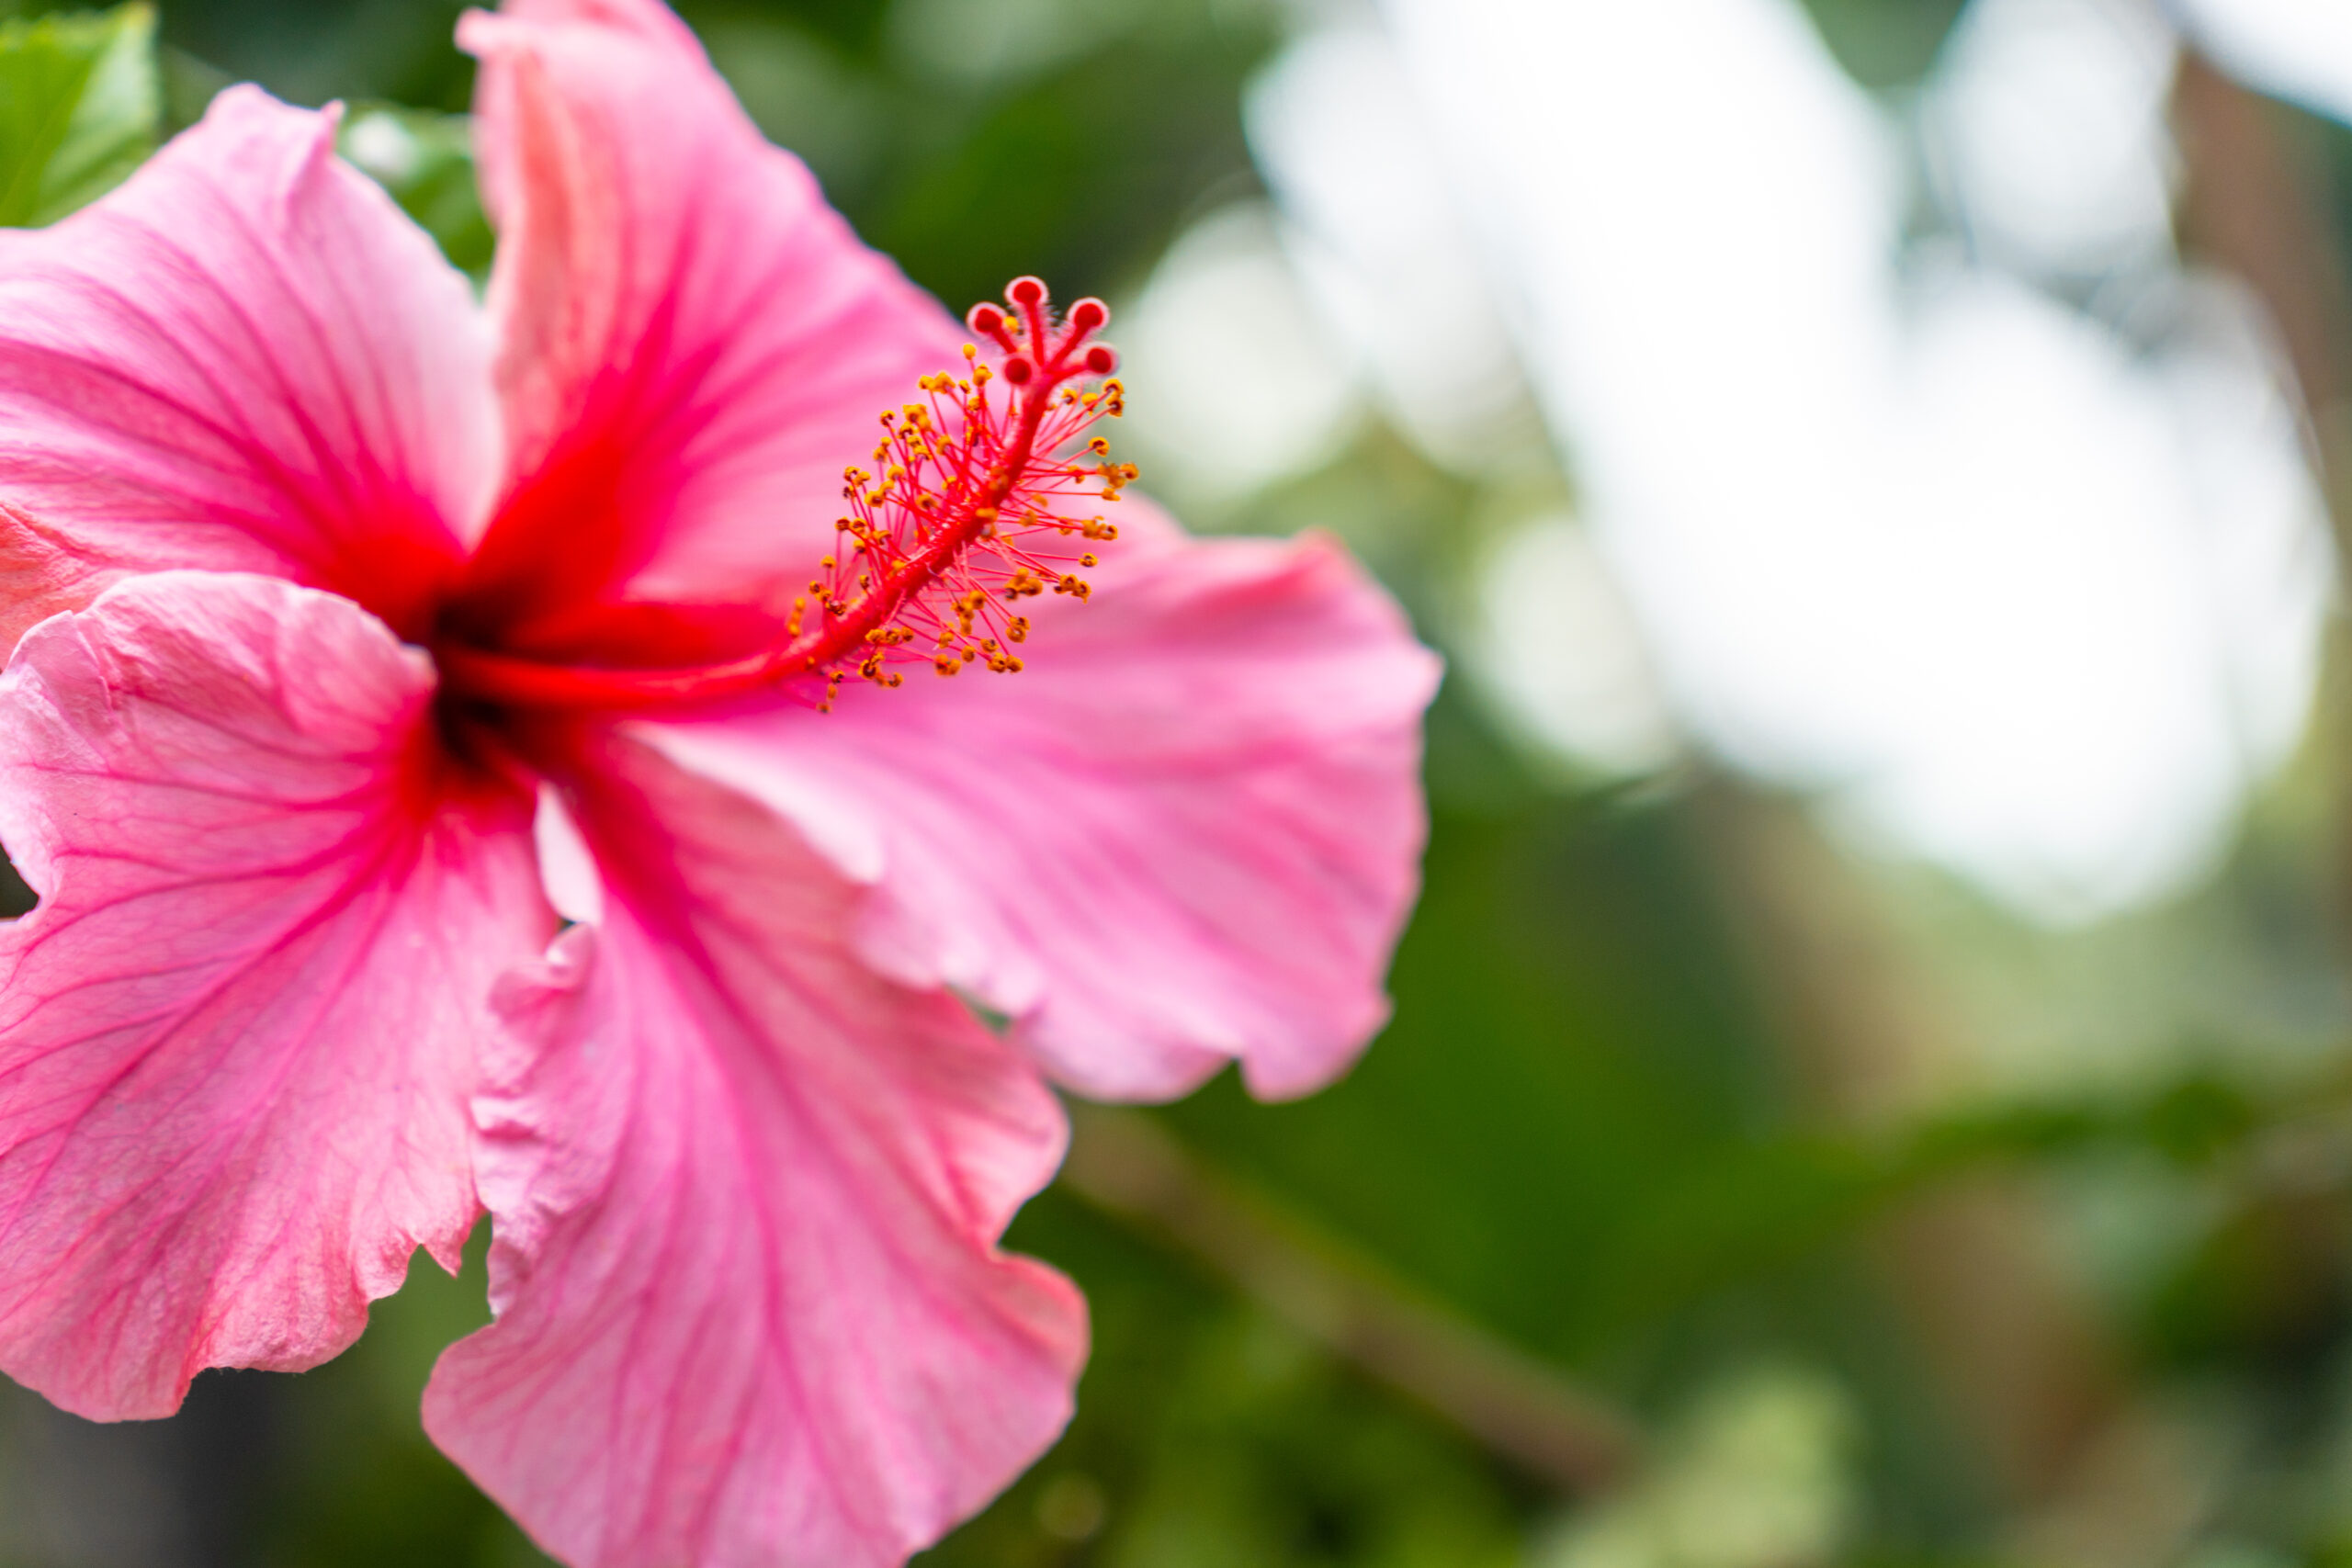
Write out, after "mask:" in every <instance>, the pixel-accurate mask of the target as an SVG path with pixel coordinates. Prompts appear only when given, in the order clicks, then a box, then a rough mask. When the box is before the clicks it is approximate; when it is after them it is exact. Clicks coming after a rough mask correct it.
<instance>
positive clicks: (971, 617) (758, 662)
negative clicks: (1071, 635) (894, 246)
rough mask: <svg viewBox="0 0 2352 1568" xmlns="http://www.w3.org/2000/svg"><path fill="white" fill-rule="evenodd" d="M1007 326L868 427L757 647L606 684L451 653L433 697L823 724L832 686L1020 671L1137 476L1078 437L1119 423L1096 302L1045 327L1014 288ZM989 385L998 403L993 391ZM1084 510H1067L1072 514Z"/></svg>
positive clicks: (1106, 447) (1043, 311) (1026, 280)
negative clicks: (806, 560)
mask: <svg viewBox="0 0 2352 1568" xmlns="http://www.w3.org/2000/svg"><path fill="white" fill-rule="evenodd" d="M1004 295H1005V299H1006V302H1007V303H1008V304H1009V305H1010V306H1011V307H1012V309H1011V310H1000V309H999V308H998V307H996V306H994V305H985V304H984V305H975V306H973V307H972V310H971V313H970V314H969V315H968V316H967V318H966V320H967V322H968V323H969V325H970V326H971V329H972V331H973V333H975V334H976V335H978V336H979V337H981V338H984V339H986V340H987V341H988V342H989V344H991V345H993V347H994V349H995V350H996V355H995V363H994V364H993V365H991V364H990V363H989V359H988V358H987V357H984V356H983V353H982V350H981V349H980V347H979V346H978V344H965V345H964V359H965V365H964V369H963V372H962V373H961V374H960V375H959V374H958V373H956V371H953V370H943V371H940V372H939V373H938V374H936V375H933V376H926V377H924V378H922V381H921V382H920V383H919V384H918V390H919V391H920V392H921V394H922V400H920V401H915V402H909V403H905V404H902V405H900V406H899V407H898V408H895V409H889V410H886V411H885V412H883V414H882V439H881V442H880V444H879V445H877V446H876V447H875V448H874V453H873V462H874V465H875V467H874V468H873V470H872V471H868V470H867V469H865V468H860V467H855V466H853V467H851V468H848V469H846V470H844V472H843V474H842V479H844V480H845V481H846V482H845V483H844V485H843V488H842V497H843V499H844V500H845V501H846V502H848V511H847V513H846V514H845V515H843V516H842V518H840V519H839V520H838V521H837V522H836V524H835V525H834V527H835V534H836V539H835V545H834V550H833V553H832V554H831V555H829V556H827V557H825V558H824V559H823V560H822V561H820V562H819V563H818V573H817V575H816V576H815V577H813V578H811V579H810V580H809V587H808V592H806V593H804V594H802V595H801V596H800V597H799V598H797V599H796V600H795V601H794V602H793V605H792V610H791V613H790V615H789V616H788V618H787V619H786V623H785V626H784V634H783V636H782V637H779V638H778V639H777V640H776V641H775V643H774V644H773V645H771V646H770V647H767V648H764V649H760V650H758V651H757V652H754V653H752V654H748V655H746V656H744V657H743V658H741V659H736V660H729V661H727V662H725V663H720V664H710V665H704V666H699V667H695V668H689V669H631V668H603V667H598V666H594V665H579V664H559V663H552V662H545V661H541V660H533V659H526V658H519V657H516V656H515V655H511V654H505V653H500V652H497V651H494V650H492V649H483V648H479V647H474V646H471V645H469V644H467V643H463V642H454V641H453V642H448V643H445V644H442V645H440V646H437V647H435V649H434V657H435V661H436V662H437V663H438V665H439V667H440V671H441V679H442V681H443V683H444V686H445V688H446V689H447V690H449V691H451V692H453V693H455V694H459V695H462V696H466V697H470V698H473V699H475V700H478V701H481V702H488V703H494V704H498V705H507V706H516V707H526V708H538V709H557V710H563V711H570V712H594V711H600V710H601V711H611V710H621V709H645V708H660V707H668V706H675V705H684V704H691V703H704V702H712V701H717V700H719V699H723V698H727V697H732V696H740V695H743V694H749V693H752V692H757V691H760V690H763V689H767V688H773V687H776V686H780V685H783V684H785V683H786V682H795V681H807V682H810V683H811V687H812V692H813V694H814V695H815V698H816V701H817V705H818V707H819V708H820V710H821V709H830V707H831V705H832V701H833V698H834V697H835V696H836V695H838V694H839V693H840V690H841V686H842V682H844V681H847V680H850V679H853V678H862V679H865V680H867V681H871V682H874V683H876V685H881V686H897V685H899V684H901V683H902V682H903V681H904V679H905V675H904V671H905V669H906V668H907V667H909V666H910V665H928V666H929V667H930V668H931V669H932V670H933V671H935V672H936V673H938V674H940V675H955V674H957V673H959V672H960V671H962V670H963V669H964V667H965V666H966V665H967V664H972V665H979V666H981V667H983V668H985V669H987V670H989V671H995V672H997V673H999V674H1009V673H1011V672H1012V671H1017V670H1019V669H1020V668H1021V658H1020V655H1019V654H1018V653H1017V652H1016V651H1015V649H1017V648H1018V647H1019V646H1020V645H1021V644H1022V643H1023V642H1024V641H1025V640H1026V639H1027V637H1028V636H1029V618H1028V616H1026V615H1023V614H1021V613H1020V612H1021V606H1022V602H1023V600H1026V599H1031V598H1035V597H1038V596H1040V595H1042V594H1046V593H1056V594H1063V595H1067V596H1069V597H1071V598H1075V599H1079V600H1081V601H1082V600H1084V599H1085V598H1086V597H1087V595H1088V593H1089V592H1090V589H1089V586H1088V583H1087V581H1086V579H1084V578H1083V577H1080V576H1079V575H1078V572H1079V570H1083V569H1086V568H1091V567H1092V566H1093V565H1094V564H1095V561H1096V550H1097V547H1099V546H1101V545H1103V544H1107V543H1108V542H1110V541H1111V540H1113V539H1114V538H1116V537H1117V536H1118V529H1117V528H1116V527H1115V526H1114V525H1112V524H1110V523H1108V522H1105V521H1104V520H1103V518H1102V517H1100V516H1087V515H1084V513H1086V512H1087V511H1088V510H1089V509H1090V507H1091V502H1094V501H1097V500H1100V501H1116V500H1118V499H1119V491H1120V490H1121V489H1122V488H1123V487H1124V486H1125V485H1126V484H1128V483H1129V482H1131V481H1132V480H1133V479H1135V477H1136V471H1135V469H1134V468H1132V467H1129V466H1127V465H1125V464H1121V463H1114V462H1113V461H1111V458H1110V451H1111V447H1110V443H1109V442H1107V441H1105V440H1104V439H1103V437H1102V436H1100V435H1095V436H1092V437H1091V438H1090V437H1088V435H1087V433H1088V431H1089V430H1090V429H1091V427H1092V426H1093V425H1094V423H1095V422H1096V421H1098V420H1100V419H1102V418H1103V417H1104V416H1106V415H1107V416H1109V417H1111V418H1114V419H1115V418H1117V417H1118V416H1119V415H1120V413H1122V412H1124V395H1125V394H1124V391H1123V389H1122V388H1121V387H1120V385H1119V383H1118V382H1117V381H1115V380H1105V381H1103V382H1102V384H1101V385H1100V386H1099V387H1096V388H1094V389H1091V390H1081V389H1080V388H1079V387H1078V386H1075V385H1073V384H1072V383H1075V382H1079V381H1081V380H1084V379H1087V378H1097V377H1107V376H1109V375H1110V373H1111V372H1112V371H1113V370H1114V369H1115V368H1116V367H1117V365H1118V357H1117V355H1115V354H1114V353H1113V352H1112V350H1111V348H1110V346H1109V345H1108V344H1103V343H1100V342H1097V341H1095V334H1096V333H1099V332H1101V331H1102V330H1103V327H1104V326H1105V325H1106V324H1108V323H1109V321H1110V319H1111V312H1110V310H1109V309H1108V308H1107V307H1106V306H1104V305H1103V301H1101V300H1100V299H1080V300H1079V301H1078V302H1077V303H1076V304H1074V305H1072V306H1071V307H1070V308H1069V311H1068V313H1067V314H1066V315H1064V316H1063V317H1062V318H1061V321H1060V322H1059V324H1058V326H1057V324H1056V321H1055V318H1054V314H1053V310H1052V304H1051V301H1050V299H1048V298H1047V295H1046V286H1045V285H1044V284H1043V283H1041V282H1039V281H1038V280H1037V279H1036V278H1034V277H1021V278H1015V279H1014V280H1013V281H1012V284H1011V285H1010V286H1008V287H1007V288H1006V289H1005V291H1004ZM999 382H1001V383H1003V389H1002V390H1001V391H1000V390H999V389H998V388H997V383H999ZM1074 500H1075V501H1078V502H1081V503H1082V504H1078V505H1073V504H1071V502H1073V501H1074Z"/></svg>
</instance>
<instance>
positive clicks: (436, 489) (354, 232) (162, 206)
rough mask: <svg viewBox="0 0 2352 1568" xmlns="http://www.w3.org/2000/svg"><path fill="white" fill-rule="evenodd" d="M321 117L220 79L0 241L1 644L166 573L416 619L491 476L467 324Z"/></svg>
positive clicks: (485, 338)
mask: <svg viewBox="0 0 2352 1568" xmlns="http://www.w3.org/2000/svg"><path fill="white" fill-rule="evenodd" d="M334 133H335V117H334V115H332V114H320V113H316V112H314V111H311V110H308V109H297V108H290V107H287V106H286V105H283V104H280V103H277V102H276V101H274V100H272V99H271V98H270V97H269V96H267V95H266V94H264V93H263V92H261V91H260V89H258V88H254V87H232V88H231V89H230V90H228V91H227V92H225V93H222V94H221V95H220V96H219V97H218V98H216V99H215V100H214V101H213V105H212V107H211V109H210V111H209V113H207V114H206V116H205V118H204V120H203V122H202V123H201V124H200V125H198V126H197V127H196V128H195V129H194V130H189V131H187V133H186V134H185V135H182V136H181V137H179V138H178V139H176V140H175V141H173V142H172V143H171V144H170V145H169V146H168V147H166V148H164V151H163V152H159V153H158V154H156V156H155V157H154V158H153V159H152V160H150V161H149V162H148V164H146V165H145V166H144V167H143V168H141V170H140V171H139V172H138V173H137V174H136V175H132V176H131V178H130V181H129V182H128V183H126V184H125V185H123V186H121V187H120V188H119V189H118V190H116V191H115V192H113V193H112V194H111V195H109V196H107V197H105V198H103V199H102V200H100V201H99V202H97V203H96V205H94V206H92V207H89V208H86V209H84V210H83V211H81V212H79V213H76V214H74V216H73V217H71V218H68V219H66V220H64V221H62V222H61V223H59V224H57V225H56V226H55V227H53V228H51V229H47V230H41V231H31V232H23V233H17V234H12V235H10V236H8V239H7V243H6V245H5V247H0V639H5V640H0V646H6V641H13V640H14V638H15V637H16V636H17V635H19V634H20V633H21V632H22V631H23V630H24V628H25V627H27V626H30V625H31V624H32V623H33V622H35V621H37V620H40V618H41V617H42V616H44V615H49V614H51V613H52V612H53V611H56V610H59V609H66V608H72V607H74V606H75V605H78V604H86V603H88V601H89V598H90V596H91V595H92V594H93V593H95V592H96V591H97V590H98V589H99V588H100V587H102V586H103V585H104V584H105V583H106V582H107V581H112V580H113V579H115V578H118V577H119V576H122V575H123V574H125V573H127V572H135V571H147V570H158V569H162V568H168V567H206V568H212V569H217V570H253V571H262V572H267V573H269V574H271V575H273V576H283V577H290V578H293V579H295V580H297V581H304V582H308V583H311V584H313V585H315V586H320V587H326V588H331V589H334V590H335V591H337V592H345V593H347V594H349V595H350V596H351V597H353V598H355V599H358V600H360V601H361V602H363V603H365V604H368V606H369V607H370V608H371V609H374V610H376V611H378V612H379V614H381V615H384V616H385V617H386V618H387V619H389V620H390V621H392V622H393V623H394V624H395V625H399V626H402V629H403V630H410V631H413V630H414V629H415V628H413V627H410V626H405V625H404V624H403V623H404V619H405V618H407V617H410V616H413V615H414V614H416V613H417V612H418V610H419V608H420V607H421V606H422V604H424V597H425V595H426V593H427V592H428V590H429V587H430V585H431V583H432V581H434V579H435V576H436V575H440V574H446V573H447V571H449V570H452V569H453V567H454V563H455V561H456V559H457V558H458V555H459V554H460V553H461V552H460V546H459V540H460V538H461V536H465V535H466V534H467V533H468V532H469V530H471V529H475V528H478V527H479V525H480V524H481V517H482V514H483V513H484V510H485V508H486V506H487V504H488V502H489V500H490V497H491V492H492V491H493V490H494V489H495V487H496V483H497V472H498V446H499V443H498V412H497V407H496V404H495V402H494V400H493V399H492V391H491V380H490V339H489V334H488V327H487V322H486V320H485V319H484V318H483V317H482V315H481V312H480V310H477V309H476V307H475V305H474V303H473V299H472V296H471V293H470V291H469V288H468V286H467V283H466V280H465V278H464V277H463V276H460V275H458V273H457V272H456V271H454V270H453V269H452V268H451V267H450V266H449V265H448V264H447V262H445V261H444V260H443V259H442V258H441V256H440V254H439V253H438V252H436V251H435V249H434V247H433V242H432V241H431V240H430V239H429V238H427V237H426V236H425V234H424V232H423V231H420V230H419V229H418V228H417V227H416V225H415V224H413V223H412V222H410V221H409V220H408V219H407V218H406V217H405V216H404V215H402V213H401V210H400V209H399V208H398V207H396V206H394V205H393V203H392V201H391V199H390V197H387V196H386V195H385V194H384V193H383V191H381V190H380V189H379V188H378V187H377V186H375V185H374V184H373V183H372V182H370V181H368V179H366V178H365V177H363V176H362V175H359V174H358V173H357V172H356V171H355V170H353V169H351V168H350V167H348V166H347V165H345V164H343V163H341V162H340V161H339V160H337V159H336V158H335V157H334Z"/></svg>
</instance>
